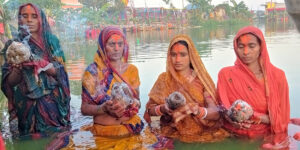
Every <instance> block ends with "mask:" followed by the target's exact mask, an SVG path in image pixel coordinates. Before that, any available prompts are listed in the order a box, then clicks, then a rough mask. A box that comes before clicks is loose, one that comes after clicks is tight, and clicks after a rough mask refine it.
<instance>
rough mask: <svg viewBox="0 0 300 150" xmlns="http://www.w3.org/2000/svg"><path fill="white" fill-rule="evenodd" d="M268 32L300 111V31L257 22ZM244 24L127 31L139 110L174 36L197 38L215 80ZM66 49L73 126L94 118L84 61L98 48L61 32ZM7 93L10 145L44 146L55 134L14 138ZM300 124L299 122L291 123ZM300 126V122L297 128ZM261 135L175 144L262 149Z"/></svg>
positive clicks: (0, 106) (0, 99) (14, 149)
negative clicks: (85, 98)
mask: <svg viewBox="0 0 300 150" xmlns="http://www.w3.org/2000/svg"><path fill="white" fill-rule="evenodd" d="M258 26H259V27H260V28H261V29H262V31H263V32H264V34H265V38H266V42H267V46H268V51H269V55H270V58H271V62H272V63H273V64H274V65H275V66H277V67H279V68H281V69H283V70H284V71H285V73H286V76H287V80H288V82H289V87H290V103H291V117H300V111H297V106H300V101H298V99H300V92H297V91H299V89H300V78H299V77H300V70H299V69H297V68H299V65H300V59H299V55H298V53H299V52H298V50H299V48H300V34H299V33H297V31H296V30H295V29H294V28H293V26H289V25H280V24H279V25H278V24H271V25H270V24H266V25H258ZM239 28H240V26H236V27H218V28H217V29H202V28H186V29H180V30H168V31H151V32H149V31H145V32H138V33H127V40H128V42H129V45H130V58H129V62H130V63H132V64H134V65H136V66H137V67H138V69H139V75H140V80H141V86H140V94H141V96H140V97H141V102H142V108H141V110H140V114H139V115H140V116H143V115H142V114H143V112H144V111H145V104H146V102H147V101H148V93H149V91H150V89H151V88H152V86H153V84H154V82H155V81H156V79H157V77H158V75H159V74H160V73H162V72H164V71H165V69H166V54H167V48H168V45H169V41H170V39H171V38H172V37H173V36H175V35H177V34H180V33H184V34H188V35H190V36H191V38H192V39H193V41H194V43H195V46H196V47H197V49H198V51H199V54H200V56H201V58H202V60H203V63H204V65H205V66H206V68H207V70H208V72H209V73H210V75H211V76H212V78H213V80H214V81H215V82H217V74H218V71H219V70H220V69H221V68H222V67H225V66H229V65H233V63H234V61H235V57H236V56H235V54H234V52H233V45H232V40H233V37H234V35H235V33H236V32H237V30H238V29H239ZM58 36H59V39H60V42H61V44H62V47H63V50H64V52H65V55H66V58H67V68H68V73H69V76H70V84H71V97H72V99H71V119H72V126H73V128H74V129H78V128H80V126H82V125H85V124H89V123H91V122H92V118H91V117H86V116H82V115H81V113H80V104H81V96H80V94H81V81H80V79H81V75H82V73H83V71H84V69H85V67H86V66H87V65H88V64H89V63H91V62H92V61H93V57H94V54H95V52H96V48H97V45H96V42H95V41H96V40H93V41H87V40H85V39H84V38H83V36H80V37H76V38H73V37H68V39H65V38H64V33H59V34H58ZM6 105H7V103H6V100H5V97H4V96H3V95H2V94H0V118H1V120H3V121H1V122H2V126H1V131H2V133H3V136H4V137H5V138H6V139H7V140H6V144H7V149H9V150H10V149H11V150H19V149H22V150H25V149H44V147H45V145H47V143H48V142H49V141H50V139H40V140H26V141H18V140H12V139H11V138H9V137H10V133H9V131H8V129H9V128H8V114H7V107H6ZM292 127H294V128H296V127H295V126H292ZM297 130H298V131H300V128H298V129H297ZM299 143H300V142H298V143H296V144H294V146H293V148H294V149H297V148H296V147H297V145H298V147H299V148H300V144H299ZM260 144H261V141H249V140H240V139H239V140H238V139H227V140H225V141H223V142H220V143H214V144H184V143H180V142H175V147H176V149H223V150H227V149H228V150H233V149H241V148H243V149H245V150H248V149H249V150H252V149H259V145H260Z"/></svg>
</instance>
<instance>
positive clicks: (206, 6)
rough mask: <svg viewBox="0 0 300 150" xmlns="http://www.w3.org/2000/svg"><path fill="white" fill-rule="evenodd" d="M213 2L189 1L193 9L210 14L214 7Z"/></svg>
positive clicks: (207, 0) (203, 0) (208, 0)
mask: <svg viewBox="0 0 300 150" xmlns="http://www.w3.org/2000/svg"><path fill="white" fill-rule="evenodd" d="M211 1H212V0H188V2H189V3H190V4H192V7H194V8H196V9H198V10H199V12H200V13H209V12H210V11H211V10H212V8H213V6H212V5H211Z"/></svg>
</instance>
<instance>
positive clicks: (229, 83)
mask: <svg viewBox="0 0 300 150" xmlns="http://www.w3.org/2000/svg"><path fill="white" fill-rule="evenodd" d="M248 33H251V34H253V35H255V36H256V37H257V38H258V39H259V40H260V43H261V45H260V46H261V47H260V48H261V54H260V58H259V62H260V65H261V68H262V72H263V75H264V79H263V81H260V80H258V79H257V78H256V77H255V75H254V74H253V73H252V72H251V71H250V70H249V69H248V68H247V66H246V65H245V64H243V62H242V61H241V60H240V59H239V57H238V55H237V54H236V55H237V59H236V61H235V65H234V66H230V67H225V68H223V69H222V70H221V71H220V72H219V75H218V95H219V97H220V102H221V103H222V104H223V105H224V107H225V108H227V109H228V108H229V107H230V106H231V104H232V103H233V102H234V101H235V100H237V99H242V100H245V101H246V102H247V103H249V104H250V105H251V106H252V108H253V110H254V111H255V112H258V113H263V114H267V115H268V116H269V118H270V124H257V125H251V127H250V128H249V129H237V128H234V127H233V126H232V125H231V124H230V123H227V122H225V127H226V128H227V129H229V130H230V131H232V132H233V133H236V134H237V135H242V136H248V137H250V138H251V137H260V136H263V135H265V134H269V133H271V134H277V135H280V134H283V135H285V134H286V131H287V127H288V123H289V120H290V103H289V89H288V83H287V80H286V77H285V74H284V72H283V71H282V70H280V69H278V68H276V67H275V66H273V65H272V63H271V62H270V59H269V55H268V51H267V46H266V42H265V39H264V36H263V34H262V32H261V31H260V30H259V29H258V28H255V27H251V26H249V27H244V28H242V29H240V30H239V31H238V33H237V34H236V36H235V38H234V41H233V44H234V50H235V53H237V52H236V51H237V40H238V38H239V37H240V36H242V35H244V34H248ZM278 141H280V140H279V139H278Z"/></svg>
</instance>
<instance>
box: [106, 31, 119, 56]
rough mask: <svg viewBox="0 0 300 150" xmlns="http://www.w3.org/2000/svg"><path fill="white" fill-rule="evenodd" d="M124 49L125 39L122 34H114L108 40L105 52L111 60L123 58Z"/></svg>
mask: <svg viewBox="0 0 300 150" xmlns="http://www.w3.org/2000/svg"><path fill="white" fill-rule="evenodd" d="M123 51H124V39H123V37H122V36H120V35H117V34H113V35H111V36H110V37H109V39H108V40H107V43H106V46H105V52H106V54H107V57H108V59H109V60H110V61H118V60H121V58H122V56H123Z"/></svg>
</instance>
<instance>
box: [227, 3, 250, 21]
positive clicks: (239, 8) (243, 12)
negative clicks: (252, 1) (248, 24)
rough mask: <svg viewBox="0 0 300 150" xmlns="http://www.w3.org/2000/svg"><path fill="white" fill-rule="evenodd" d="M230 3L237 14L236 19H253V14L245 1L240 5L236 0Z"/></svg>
mask: <svg viewBox="0 0 300 150" xmlns="http://www.w3.org/2000/svg"><path fill="white" fill-rule="evenodd" d="M230 2H231V3H232V5H233V8H232V9H233V12H234V14H235V17H239V18H243V17H245V18H249V17H251V13H250V12H249V10H248V7H247V6H246V4H245V3H244V1H241V2H239V3H237V2H236V1H235V0H230Z"/></svg>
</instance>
